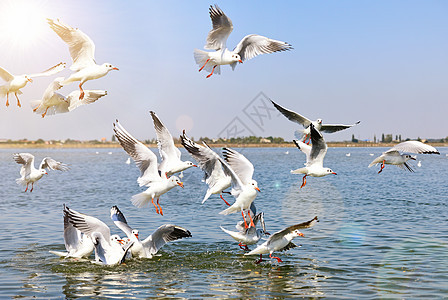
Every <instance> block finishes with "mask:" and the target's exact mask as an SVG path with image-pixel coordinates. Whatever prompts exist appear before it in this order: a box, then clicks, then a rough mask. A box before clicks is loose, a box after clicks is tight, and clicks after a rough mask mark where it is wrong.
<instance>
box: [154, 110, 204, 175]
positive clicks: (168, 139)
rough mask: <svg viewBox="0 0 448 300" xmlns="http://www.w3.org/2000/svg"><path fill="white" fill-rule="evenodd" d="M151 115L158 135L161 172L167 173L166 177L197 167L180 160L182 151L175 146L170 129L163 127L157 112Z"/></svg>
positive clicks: (189, 162)
mask: <svg viewBox="0 0 448 300" xmlns="http://www.w3.org/2000/svg"><path fill="white" fill-rule="evenodd" d="M149 113H150V114H151V117H152V120H153V122H154V129H155V130H156V135H157V146H158V148H159V154H160V157H161V158H162V162H161V163H160V165H159V171H160V172H162V170H163V172H164V173H166V176H170V175H173V174H175V173H178V172H182V171H184V170H186V169H188V168H191V167H197V166H196V165H195V164H193V163H192V162H191V161H188V160H187V161H182V160H181V159H180V156H181V153H180V150H179V149H177V147H176V146H175V145H174V140H173V137H172V136H171V133H170V132H169V131H168V128H166V126H165V125H163V123H162V121H160V119H159V117H157V115H156V113H155V112H153V111H150V112H149ZM161 174H163V173H161Z"/></svg>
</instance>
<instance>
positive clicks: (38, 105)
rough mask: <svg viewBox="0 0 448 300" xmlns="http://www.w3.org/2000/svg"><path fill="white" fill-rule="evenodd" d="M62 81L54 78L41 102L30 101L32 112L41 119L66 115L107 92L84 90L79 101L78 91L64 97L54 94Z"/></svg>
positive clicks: (61, 78)
mask: <svg viewBox="0 0 448 300" xmlns="http://www.w3.org/2000/svg"><path fill="white" fill-rule="evenodd" d="M62 81H64V78H63V77H58V78H56V79H55V80H54V81H53V82H52V83H50V85H49V86H48V87H47V89H46V90H45V92H44V95H43V96H42V99H41V100H35V101H31V108H32V109H33V112H35V113H37V114H41V115H42V118H44V117H45V116H46V115H47V114H48V115H54V114H58V113H66V112H69V111H72V110H74V109H76V108H77V107H79V106H81V105H86V104H90V103H93V102H95V101H96V100H98V99H99V98H101V97H103V96H106V95H107V92H106V91H102V90H88V91H87V90H86V91H84V93H85V96H84V98H83V99H82V100H79V95H80V92H79V91H73V92H71V93H70V94H69V95H68V96H67V97H65V96H63V95H61V94H59V93H56V91H57V90H59V89H60V88H62V84H61V82H62Z"/></svg>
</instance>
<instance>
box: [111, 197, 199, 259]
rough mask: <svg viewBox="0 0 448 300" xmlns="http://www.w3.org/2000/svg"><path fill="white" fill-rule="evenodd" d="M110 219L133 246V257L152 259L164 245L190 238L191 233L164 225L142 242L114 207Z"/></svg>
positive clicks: (178, 227)
mask: <svg viewBox="0 0 448 300" xmlns="http://www.w3.org/2000/svg"><path fill="white" fill-rule="evenodd" d="M110 217H111V219H112V221H114V223H115V225H116V226H117V227H118V228H120V229H121V230H122V231H123V232H124V233H125V234H126V236H127V237H128V239H129V240H130V241H131V242H133V243H134V244H133V245H132V247H131V248H130V251H131V254H132V256H133V257H140V258H152V257H153V256H154V255H156V254H157V252H158V251H159V249H160V248H162V247H163V246H164V245H165V244H166V243H168V242H171V241H175V240H178V239H182V238H186V237H191V232H190V231H188V230H187V229H185V228H182V227H180V226H176V225H171V224H165V225H162V226H160V227H159V228H157V230H156V231H154V232H153V233H152V234H151V235H150V236H148V237H147V238H146V239H144V240H143V241H140V239H139V231H138V230H137V229H132V227H130V226H129V225H128V222H127V221H126V218H125V217H124V214H123V213H122V212H121V211H120V209H119V208H118V207H117V206H116V205H114V206H112V208H111V209H110Z"/></svg>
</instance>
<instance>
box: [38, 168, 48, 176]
mask: <svg viewBox="0 0 448 300" xmlns="http://www.w3.org/2000/svg"><path fill="white" fill-rule="evenodd" d="M39 171H40V173H41V174H42V175H48V173H47V171H46V170H45V169H40V170H39Z"/></svg>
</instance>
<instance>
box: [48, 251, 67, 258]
mask: <svg viewBox="0 0 448 300" xmlns="http://www.w3.org/2000/svg"><path fill="white" fill-rule="evenodd" d="M48 252H50V253H51V254H55V255H57V256H59V257H66V256H67V254H68V253H67V252H61V251H52V250H50V251H48Z"/></svg>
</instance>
